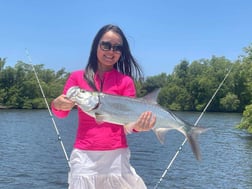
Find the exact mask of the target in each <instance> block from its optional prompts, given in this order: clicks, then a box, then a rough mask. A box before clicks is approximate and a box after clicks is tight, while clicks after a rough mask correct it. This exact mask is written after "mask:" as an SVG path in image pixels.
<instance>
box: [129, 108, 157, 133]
mask: <svg viewBox="0 0 252 189" xmlns="http://www.w3.org/2000/svg"><path fill="white" fill-rule="evenodd" d="M155 123H156V116H155V115H153V114H152V113H151V112H144V113H142V114H141V115H140V117H139V118H138V120H137V121H136V122H133V123H129V124H127V125H125V132H126V133H127V134H129V133H132V131H133V129H134V130H136V131H149V130H150V129H152V128H153V127H154V125H155Z"/></svg>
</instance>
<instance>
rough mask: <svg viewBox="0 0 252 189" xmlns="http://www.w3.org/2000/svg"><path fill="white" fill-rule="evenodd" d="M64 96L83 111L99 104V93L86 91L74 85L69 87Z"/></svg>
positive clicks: (92, 108)
mask: <svg viewBox="0 0 252 189" xmlns="http://www.w3.org/2000/svg"><path fill="white" fill-rule="evenodd" d="M66 96H67V98H68V99H70V100H72V101H74V102H75V103H76V104H77V105H78V106H79V107H80V108H81V109H82V110H83V111H84V112H89V111H91V110H94V109H95V108H97V107H98V105H99V94H98V93H97V92H90V91H86V90H83V89H81V88H79V87H76V86H74V87H71V88H69V89H68V91H67V94H66Z"/></svg>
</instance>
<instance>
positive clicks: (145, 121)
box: [52, 25, 156, 189]
mask: <svg viewBox="0 0 252 189" xmlns="http://www.w3.org/2000/svg"><path fill="white" fill-rule="evenodd" d="M140 77H141V70H140V67H139V65H138V64H137V62H136V61H135V59H134V58H133V56H132V54H131V52H130V49H129V45H128V42H127V39H126V37H125V35H124V34H123V32H122V30H121V29H120V28H119V27H118V26H115V25H106V26H104V27H102V28H101V29H100V30H99V31H98V33H97V34H96V36H95V38H94V40H93V44H92V48H91V52H90V56H89V60H88V64H87V66H86V68H85V71H83V70H80V71H75V72H73V73H71V75H70V76H69V78H68V80H67V81H66V84H65V87H64V90H63V94H62V95H60V96H59V97H57V98H56V99H55V100H54V101H53V102H52V111H53V113H54V114H55V115H56V116H57V117H60V118H64V117H66V116H67V115H68V113H69V112H70V110H71V109H72V108H73V107H74V102H72V101H70V100H68V99H67V98H66V97H65V94H66V92H67V90H68V89H69V88H70V87H72V86H79V87H80V88H83V89H85V90H89V91H100V92H103V93H107V94H114V95H121V96H128V97H135V96H136V89H135V86H134V81H133V79H137V78H140ZM78 120H79V122H78V129H77V135H76V140H75V143H74V149H73V151H72V154H71V157H70V173H69V179H68V180H69V181H68V182H69V189H84V188H85V189H103V188H104V189H110V188H112V189H133V188H134V189H144V188H146V186H145V184H144V182H143V180H142V179H141V178H140V177H139V176H138V175H137V174H136V172H135V170H134V168H133V167H132V166H131V165H130V163H129V158H130V151H129V149H128V144H127V139H126V134H128V133H131V132H132V131H135V132H137V131H148V130H150V129H151V128H152V127H153V126H154V124H155V121H156V118H155V116H153V115H152V114H151V112H143V114H142V115H141V116H140V117H139V119H138V120H136V122H134V123H129V124H128V125H126V126H122V125H116V124H111V123H102V124H100V123H99V124H97V122H96V121H95V120H94V119H93V118H92V117H90V116H88V115H87V114H86V113H84V112H83V111H81V110H80V109H79V108H78Z"/></svg>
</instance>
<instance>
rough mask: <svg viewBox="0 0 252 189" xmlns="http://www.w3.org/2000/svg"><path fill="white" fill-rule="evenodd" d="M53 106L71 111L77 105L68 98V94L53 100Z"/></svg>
mask: <svg viewBox="0 0 252 189" xmlns="http://www.w3.org/2000/svg"><path fill="white" fill-rule="evenodd" d="M53 106H54V108H55V109H56V110H63V111H69V110H71V109H72V108H73V107H74V106H75V103H74V102H73V101H71V100H68V99H67V97H66V95H60V96H58V97H57V98H55V99H54V100H53Z"/></svg>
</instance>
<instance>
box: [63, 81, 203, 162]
mask: <svg viewBox="0 0 252 189" xmlns="http://www.w3.org/2000/svg"><path fill="white" fill-rule="evenodd" d="M158 93H159V90H155V91H154V92H152V93H150V94H148V95H146V96H145V97H142V98H130V97H125V96H117V95H110V94H105V93H101V92H90V91H86V90H83V89H81V88H79V87H77V86H74V87H71V88H70V89H69V90H68V91H67V94H66V97H67V98H68V99H70V100H72V101H74V102H75V103H76V105H77V106H79V108H80V109H81V110H82V111H84V112H86V113H87V114H88V115H90V116H92V117H94V118H95V119H96V120H97V122H109V123H115V124H120V125H126V124H128V123H131V122H135V121H136V120H137V119H138V118H139V116H140V115H141V114H142V113H143V112H146V111H151V112H152V113H153V114H154V115H155V116H156V123H155V125H154V127H153V128H152V130H153V131H154V133H155V134H156V136H157V138H158V139H159V141H160V142H161V143H164V140H165V136H166V133H167V132H168V131H170V130H172V129H175V130H178V131H179V132H181V133H182V134H184V135H185V137H187V140H188V141H189V143H190V145H191V148H192V151H193V153H194V155H195V157H196V159H197V160H200V159H201V154H200V150H199V146H198V143H197V136H198V134H200V133H202V132H203V131H205V130H206V129H205V128H201V127H195V126H193V125H190V124H189V123H187V122H185V121H183V120H182V119H180V118H178V117H177V116H176V115H175V114H174V113H172V112H171V111H169V110H166V109H164V108H162V107H161V106H160V105H158V103H157V101H156V99H157V96H158Z"/></svg>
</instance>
